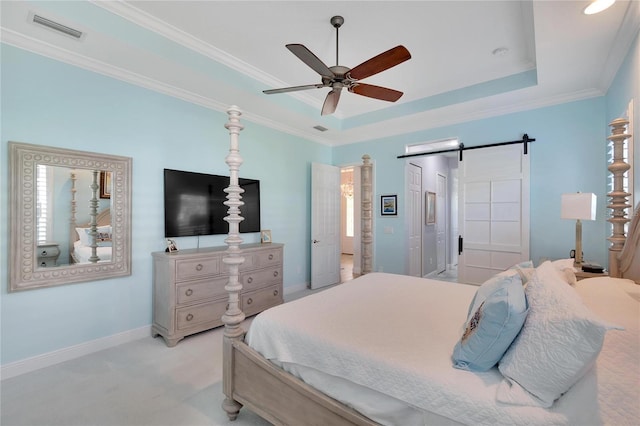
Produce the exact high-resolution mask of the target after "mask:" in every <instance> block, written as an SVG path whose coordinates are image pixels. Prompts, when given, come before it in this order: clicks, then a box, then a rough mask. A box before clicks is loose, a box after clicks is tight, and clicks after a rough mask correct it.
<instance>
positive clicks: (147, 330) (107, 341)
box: [0, 283, 308, 380]
mask: <svg viewBox="0 0 640 426" xmlns="http://www.w3.org/2000/svg"><path fill="white" fill-rule="evenodd" d="M307 288H308V283H302V284H298V285H295V286H287V287H285V288H284V295H285V296H287V295H289V294H291V293H295V292H298V291H301V290H306V289H307ZM149 336H151V326H150V325H147V326H144V327H140V328H136V329H133V330H127V331H123V332H122V333H118V334H114V335H111V336H107V337H103V338H101V339H96V340H91V341H89V342H86V343H81V344H79V345H75V346H70V347H68V348H62V349H58V350H57V351H53V352H49V353H46V354H42V355H37V356H34V357H31V358H26V359H22V360H20V361H15V362H11V363H8V364H4V365H2V366H0V380H4V379H10V378H12V377H16V376H19V375H21V374H25V373H30V372H32V371H36V370H39V369H41V368H45V367H50V366H52V365H56V364H59V363H61V362H65V361H69V360H72V359H75V358H79V357H81V356H84V355H88V354H91V353H94V352H98V351H101V350H103V349H108V348H112V347H114V346H118V345H121V344H123V343H128V342H132V341H134V340H138V339H142V338H145V337H149Z"/></svg>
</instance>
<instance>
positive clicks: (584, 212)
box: [560, 192, 597, 268]
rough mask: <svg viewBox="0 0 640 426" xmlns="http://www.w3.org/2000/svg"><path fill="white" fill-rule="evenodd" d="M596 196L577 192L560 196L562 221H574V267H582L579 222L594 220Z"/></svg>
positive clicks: (580, 225)
mask: <svg viewBox="0 0 640 426" xmlns="http://www.w3.org/2000/svg"><path fill="white" fill-rule="evenodd" d="M596 200H597V197H596V194H593V193H591V192H585V193H582V192H577V193H574V194H562V201H561V212H560V217H561V218H562V219H574V220H575V221H576V254H575V261H574V265H575V266H576V267H578V268H581V267H582V263H583V259H582V222H581V220H596Z"/></svg>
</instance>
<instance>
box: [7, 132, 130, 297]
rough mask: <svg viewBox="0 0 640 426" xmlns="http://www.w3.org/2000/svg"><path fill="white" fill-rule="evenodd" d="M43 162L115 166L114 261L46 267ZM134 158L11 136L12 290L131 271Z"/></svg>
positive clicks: (78, 166)
mask: <svg viewBox="0 0 640 426" xmlns="http://www.w3.org/2000/svg"><path fill="white" fill-rule="evenodd" d="M38 164H42V165H49V166H59V167H68V168H69V169H70V170H71V169H89V170H100V171H108V172H111V181H112V188H111V207H110V208H111V226H112V258H111V261H105V262H98V263H79V264H71V265H62V266H55V267H51V268H41V267H39V266H38V264H37V255H36V248H37V242H36V229H35V226H36V224H35V222H36V182H35V177H36V167H37V165H38ZM131 168H132V159H131V158H129V157H120V156H115V155H106V154H96V153H93V152H84V151H75V150H70V149H63V148H52V147H47V146H41V145H32V144H25V143H19V142H9V175H10V182H9V184H10V198H9V202H10V204H9V205H10V208H9V224H10V229H9V234H10V238H9V252H10V258H9V270H10V273H9V289H8V290H9V291H19V290H29V289H35V288H41V287H52V286H57V285H63V284H71V283H78V282H86V281H94V280H101V279H106V278H115V277H122V276H127V275H131Z"/></svg>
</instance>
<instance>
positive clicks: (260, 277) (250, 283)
mask: <svg viewBox="0 0 640 426" xmlns="http://www.w3.org/2000/svg"><path fill="white" fill-rule="evenodd" d="M240 282H241V283H242V291H251V290H255V289H258V288H261V287H265V286H267V285H270V284H277V283H281V282H282V267H274V268H267V269H260V270H257V271H253V272H247V273H244V274H241V275H240Z"/></svg>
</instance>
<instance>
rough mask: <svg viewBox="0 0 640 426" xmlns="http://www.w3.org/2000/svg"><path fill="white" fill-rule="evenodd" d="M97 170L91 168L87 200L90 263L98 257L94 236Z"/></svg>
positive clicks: (95, 236) (96, 229) (95, 229)
mask: <svg viewBox="0 0 640 426" xmlns="http://www.w3.org/2000/svg"><path fill="white" fill-rule="evenodd" d="M98 173H100V172H99V171H98V170H92V171H91V175H92V179H91V185H90V188H91V199H90V200H89V229H91V231H89V238H90V239H91V245H90V246H89V247H91V256H89V259H87V260H88V261H89V262H91V263H98V261H99V260H100V257H98V243H97V242H96V238H97V236H98V222H97V217H98V188H100V186H99V185H98Z"/></svg>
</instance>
